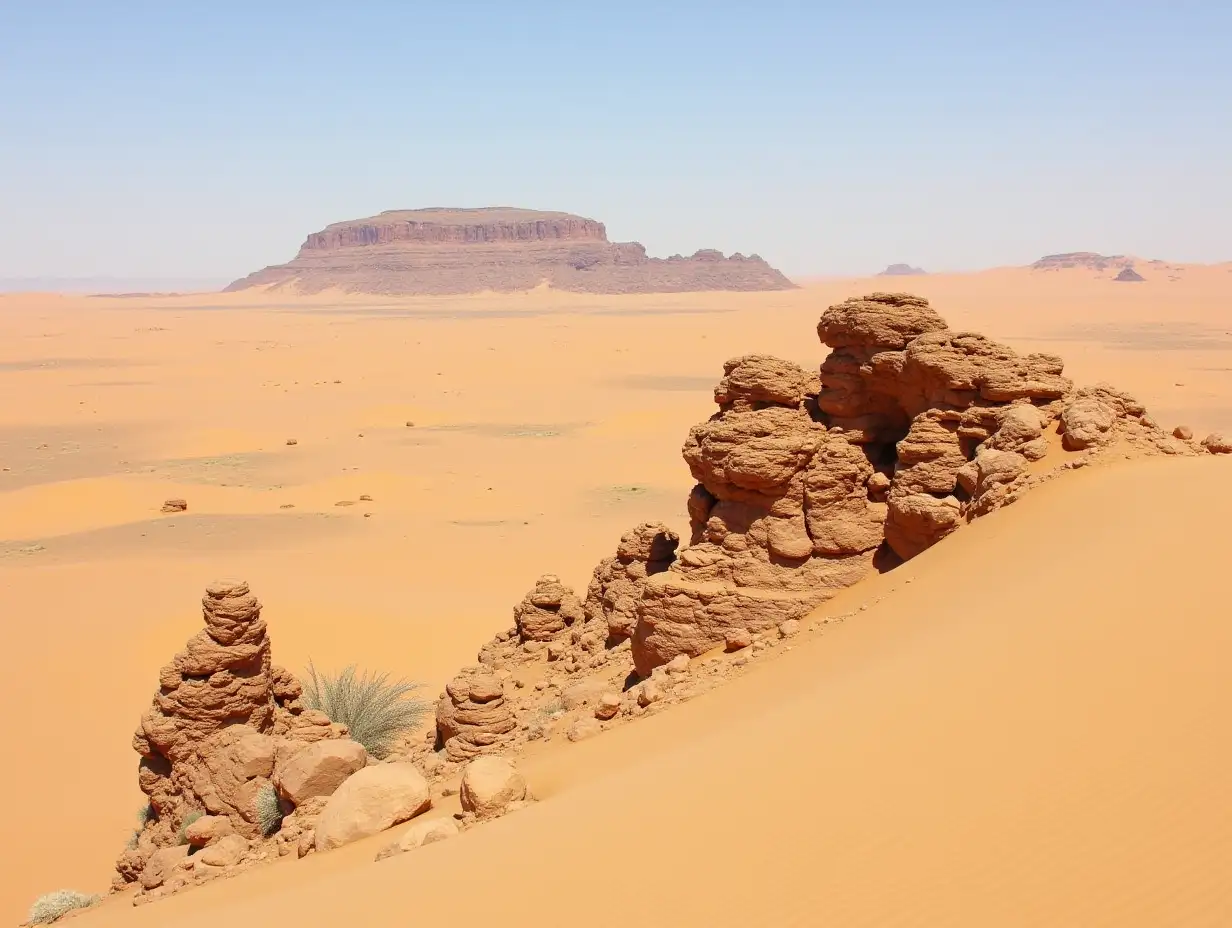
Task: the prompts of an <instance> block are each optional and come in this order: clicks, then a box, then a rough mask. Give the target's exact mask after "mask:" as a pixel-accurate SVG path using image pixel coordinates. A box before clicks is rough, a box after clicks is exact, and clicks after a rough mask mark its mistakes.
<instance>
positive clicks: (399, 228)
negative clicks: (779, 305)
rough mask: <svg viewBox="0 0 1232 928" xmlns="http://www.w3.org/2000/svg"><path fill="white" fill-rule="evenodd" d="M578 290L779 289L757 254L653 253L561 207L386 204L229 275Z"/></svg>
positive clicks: (310, 285)
mask: <svg viewBox="0 0 1232 928" xmlns="http://www.w3.org/2000/svg"><path fill="white" fill-rule="evenodd" d="M543 283H547V284H549V285H550V286H552V287H555V288H556V289H559V290H571V291H576V292H585V293H666V292H689V291H701V290H787V289H791V288H792V287H794V286H795V285H794V284H792V283H791V281H789V280H788V279H787V278H786V277H784V276H783V275H782V274H781V273H779V272H778V271H776V270H775V269H774V268H772V267H771V266H770V265H768V264H767V263H766V262H765V261H764V260H762V259H761V258H760V257H758V256H757V255H752V256H749V257H745V256H744V255H741V254H734V255H732V256H731V257H724V256H723V255H722V254H721V253H720V252H717V251H714V250H712V249H703V250H701V251H698V252H696V253H695V254H693V255H692V256H691V257H687V258H685V257H681V256H680V255H674V256H672V257H670V258H651V257H648V256H647V254H646V249H645V248H643V247H642V246H641V245H639V244H638V243H636V242H627V243H613V242H609V241H608V240H607V230H606V229H605V228H604V226H603V223H601V222H597V221H595V220H593V219H584V218H582V217H581V216H573V215H570V214H569V213H560V212H541V211H538V210H529V209H513V208H507V207H495V208H487V209H419V210H390V211H386V212H384V213H381V214H380V215H378V216H372V217H369V218H367V219H356V220H350V221H346V222H339V223H335V224H333V225H331V226H327V227H326V228H325V229H324V230H322V231H320V232H314V233H313V234H311V235H309V236H308V239H307V240H306V241H305V242H304V244H303V246H301V248H300V250H299V254H298V255H297V256H296V257H295V259H294V260H293V261H291V262H289V263H287V264H283V265H278V266H274V267H267V268H265V269H264V270H260V271H257V272H255V273H253V274H250V275H249V276H248V277H245V278H243V279H242V280H237V281H235V282H234V283H232V284H231V285H230V286H229V287H227V290H229V291H234V290H243V289H246V288H248V287H285V286H290V287H293V288H294V289H295V290H296V291H298V292H301V293H320V292H322V291H325V290H332V289H338V290H343V291H346V292H352V293H381V294H399V295H402V294H446V293H476V292H481V291H497V292H509V291H517V290H531V289H533V288H535V287H537V286H539V285H540V284H543Z"/></svg>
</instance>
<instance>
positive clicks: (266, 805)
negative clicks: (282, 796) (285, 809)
mask: <svg viewBox="0 0 1232 928" xmlns="http://www.w3.org/2000/svg"><path fill="white" fill-rule="evenodd" d="M257 824H258V825H260V826H261V834H263V835H265V837H267V838H268V837H269V836H270V835H272V834H273V833H274V832H276V831H277V830H278V829H279V828H281V827H282V803H281V802H280V801H279V800H278V793H277V792H276V791H275V790H274V786H273V784H272V783H266V784H265V785H264V786H262V787H261V790H260V792H258V793H257Z"/></svg>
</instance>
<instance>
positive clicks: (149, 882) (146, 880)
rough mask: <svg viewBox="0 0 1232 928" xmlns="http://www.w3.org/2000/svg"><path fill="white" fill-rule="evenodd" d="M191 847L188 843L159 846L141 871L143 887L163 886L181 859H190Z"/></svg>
mask: <svg viewBox="0 0 1232 928" xmlns="http://www.w3.org/2000/svg"><path fill="white" fill-rule="evenodd" d="M188 851H189V847H188V845H187V844H179V845H176V846H175V847H164V848H159V849H158V850H157V851H155V852H154V853H153V854H151V855H150V859H149V860H148V861H146V865H145V867H144V868H143V869H142V871H141V876H140V880H141V886H142V888H143V889H147V890H150V889H154V888H156V887H158V886H162V885H163V882H164V881H165V880H166V879H167V877H169V876H170V875H171V873H172V872H173V871H174V870H175V868H176V867H177V866H178V865H179V863H180V861H181V860H187V859H188Z"/></svg>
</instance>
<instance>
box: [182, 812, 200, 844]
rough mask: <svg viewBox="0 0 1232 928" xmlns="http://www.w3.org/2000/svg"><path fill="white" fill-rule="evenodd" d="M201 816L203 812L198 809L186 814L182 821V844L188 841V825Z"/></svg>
mask: <svg viewBox="0 0 1232 928" xmlns="http://www.w3.org/2000/svg"><path fill="white" fill-rule="evenodd" d="M200 817H201V813H200V812H198V811H197V810H196V809H194V810H193V811H191V812H189V813H188V814H187V815H185V816H184V821H183V822H181V823H180V844H187V843H188V826H189V825H191V824H192V823H193V822H195V821H196V820H197V819H199V818H200Z"/></svg>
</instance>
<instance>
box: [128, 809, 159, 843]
mask: <svg viewBox="0 0 1232 928" xmlns="http://www.w3.org/2000/svg"><path fill="white" fill-rule="evenodd" d="M157 819H158V812H157V811H155V809H154V807H153V806H152V805H150V804H149V803H148V802H147V803H146V804H145V805H143V806H142V807H141V808H140V809H138V810H137V827H136V828H134V829H133V833H132V834H131V835H129V836H128V843H127V844H125V845H124V846H125V847H126V848H128V849H129V850H130V851H131V850H133V849H134V848H135V847H136V846H137V845H138V843H140V841H141V832H142V831H143V830H145V826H146V825H148V824H149V823H150V822H153V821H155V820H157Z"/></svg>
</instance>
